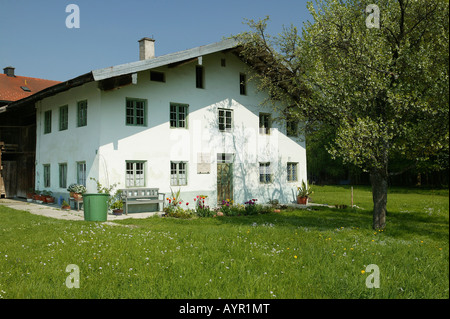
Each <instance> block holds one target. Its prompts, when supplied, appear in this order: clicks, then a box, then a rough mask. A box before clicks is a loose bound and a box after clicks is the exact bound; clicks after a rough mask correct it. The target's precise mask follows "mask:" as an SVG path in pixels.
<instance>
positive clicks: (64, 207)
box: [61, 206, 70, 210]
mask: <svg viewBox="0 0 450 319" xmlns="http://www.w3.org/2000/svg"><path fill="white" fill-rule="evenodd" d="M61 209H62V210H70V206H62V207H61Z"/></svg>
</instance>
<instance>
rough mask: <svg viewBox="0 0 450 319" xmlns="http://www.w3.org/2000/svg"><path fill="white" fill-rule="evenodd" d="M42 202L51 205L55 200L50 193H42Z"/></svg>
mask: <svg viewBox="0 0 450 319" xmlns="http://www.w3.org/2000/svg"><path fill="white" fill-rule="evenodd" d="M42 197H43V202H44V203H47V204H53V203H54V202H55V198H54V197H53V192H52V191H47V190H45V191H43V192H42Z"/></svg>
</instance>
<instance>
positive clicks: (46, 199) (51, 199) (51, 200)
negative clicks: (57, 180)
mask: <svg viewBox="0 0 450 319" xmlns="http://www.w3.org/2000/svg"><path fill="white" fill-rule="evenodd" d="M45 202H46V203H47V204H53V203H55V198H54V197H53V196H46V197H45Z"/></svg>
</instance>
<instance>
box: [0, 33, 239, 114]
mask: <svg viewBox="0 0 450 319" xmlns="http://www.w3.org/2000/svg"><path fill="white" fill-rule="evenodd" d="M238 46H239V43H238V41H237V40H235V39H227V40H223V41H220V42H217V43H212V44H208V45H204V46H199V47H196V48H193V49H188V50H184V51H180V52H175V53H170V54H166V55H162V56H159V57H155V58H151V59H147V60H141V61H136V62H131V63H126V64H121V65H117V66H111V67H108V68H103V69H98V70H94V71H91V72H88V73H86V74H83V75H80V76H78V77H76V78H73V79H70V80H68V81H64V82H61V83H58V84H56V85H54V86H51V87H49V88H47V89H44V90H42V91H40V92H38V93H37V94H32V95H30V96H27V97H25V98H23V99H21V100H18V101H17V102H12V103H10V104H9V105H7V106H4V107H1V108H0V113H2V112H5V111H7V109H12V108H17V107H20V106H21V105H24V104H28V103H35V102H36V101H39V100H41V99H44V98H46V97H49V96H52V95H55V94H57V93H60V92H63V91H66V90H69V89H71V88H73V87H76V86H80V85H83V84H85V83H88V82H92V81H102V80H106V79H111V78H116V77H120V76H124V75H128V74H133V73H136V72H139V71H145V70H149V69H153V68H157V67H161V66H165V65H170V64H174V63H180V62H183V61H187V60H190V59H195V58H197V57H201V56H203V55H207V54H211V53H216V52H221V51H224V50H229V49H233V48H236V47H238Z"/></svg>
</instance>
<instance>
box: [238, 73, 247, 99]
mask: <svg viewBox="0 0 450 319" xmlns="http://www.w3.org/2000/svg"><path fill="white" fill-rule="evenodd" d="M239 90H240V93H241V95H246V94H247V79H246V76H245V74H242V73H240V74H239Z"/></svg>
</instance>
